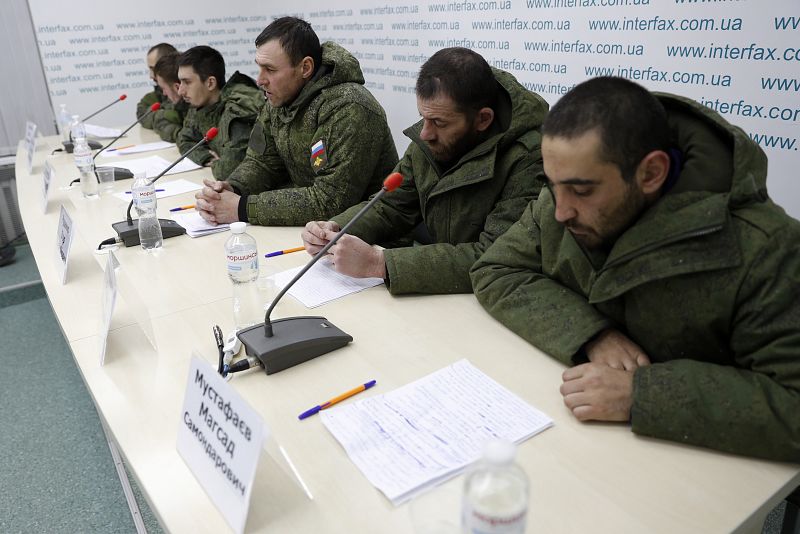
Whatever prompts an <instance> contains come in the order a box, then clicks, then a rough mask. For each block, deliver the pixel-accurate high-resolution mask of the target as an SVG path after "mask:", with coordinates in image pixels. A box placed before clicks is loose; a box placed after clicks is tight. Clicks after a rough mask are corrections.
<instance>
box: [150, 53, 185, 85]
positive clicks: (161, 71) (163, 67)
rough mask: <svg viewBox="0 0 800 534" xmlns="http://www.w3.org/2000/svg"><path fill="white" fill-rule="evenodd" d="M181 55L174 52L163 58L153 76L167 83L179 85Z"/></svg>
mask: <svg viewBox="0 0 800 534" xmlns="http://www.w3.org/2000/svg"><path fill="white" fill-rule="evenodd" d="M179 56H180V54H179V53H177V52H173V53H171V54H166V55H163V56H161V57H160V58H159V59H158V61H156V64H155V66H154V67H153V74H155V75H156V76H160V77H161V78H163V79H164V81H165V82H167V83H178V82H180V80H179V79H178V57H179Z"/></svg>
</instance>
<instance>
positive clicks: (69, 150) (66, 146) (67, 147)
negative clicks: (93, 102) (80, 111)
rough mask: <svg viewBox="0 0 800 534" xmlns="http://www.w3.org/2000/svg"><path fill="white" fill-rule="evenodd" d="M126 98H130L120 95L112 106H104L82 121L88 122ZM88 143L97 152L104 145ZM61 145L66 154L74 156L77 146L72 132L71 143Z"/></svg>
mask: <svg viewBox="0 0 800 534" xmlns="http://www.w3.org/2000/svg"><path fill="white" fill-rule="evenodd" d="M126 98H128V95H120V96H119V97H118V98H117V99H116V100H114V101H113V102H111V103H110V104H107V105H105V106H103V107H102V108H100V109H98V110H97V111H95V112H94V113H92V114H91V115H88V116H86V117H84V118H82V119H81V121H83V122H86V121H87V120H89V119H91V118H92V117H94V116H95V115H97V114H98V113H100V112H101V111H105V110H107V109H108V108H110V107H111V106H113V105H114V104H116V103H117V102H122V101H123V100H125V99H126ZM86 142H87V143H88V144H89V148H91V149H92V150H96V149H98V148H100V147H101V146H103V144H102V143H99V142H97V141H92V140H91V139H87V141H86ZM61 144H62V145H64V151H65V152H67V153H68V154H72V151H73V149H74V148H75V144H74V143H73V142H72V132H70V133H69V141H64V142H62V143H61Z"/></svg>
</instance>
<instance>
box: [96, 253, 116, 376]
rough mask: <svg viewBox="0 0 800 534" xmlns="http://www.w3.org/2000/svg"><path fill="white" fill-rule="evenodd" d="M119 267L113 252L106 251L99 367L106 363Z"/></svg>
mask: <svg viewBox="0 0 800 534" xmlns="http://www.w3.org/2000/svg"><path fill="white" fill-rule="evenodd" d="M118 267H119V262H118V261H117V257H116V256H114V251H113V250H109V251H108V260H107V261H106V270H105V274H104V276H103V296H102V299H103V300H102V306H103V317H102V321H103V322H102V325H101V328H100V366H101V367H102V366H103V364H104V363H105V361H106V346H107V343H108V332H109V330H111V317H112V316H113V315H114V306H115V304H116V302H117V273H116V269H117V268H118Z"/></svg>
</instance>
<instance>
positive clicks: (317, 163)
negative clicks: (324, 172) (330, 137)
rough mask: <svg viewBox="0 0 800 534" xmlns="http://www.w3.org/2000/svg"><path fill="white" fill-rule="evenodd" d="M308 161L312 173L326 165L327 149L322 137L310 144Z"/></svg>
mask: <svg viewBox="0 0 800 534" xmlns="http://www.w3.org/2000/svg"><path fill="white" fill-rule="evenodd" d="M309 162H310V163H311V170H313V171H314V174H316V173H318V172H319V171H320V170H321V169H323V168H325V165H327V163H328V149H327V147H326V146H325V142H324V141H323V140H322V139H320V140H319V141H317V142H316V143H314V144H313V145H311V157H310V158H309Z"/></svg>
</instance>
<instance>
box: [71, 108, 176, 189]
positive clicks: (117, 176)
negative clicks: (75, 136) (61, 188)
mask: <svg viewBox="0 0 800 534" xmlns="http://www.w3.org/2000/svg"><path fill="white" fill-rule="evenodd" d="M123 96H124V95H123ZM159 109H161V103H160V102H156V103H154V104H153V105H152V106H150V109H148V110H147V111H146V112H144V113H142V116H141V117H139V118H138V119H136V121H135V122H134V123H133V124H131V125H130V126H128V127H127V128H126V129H125V131H123V132H122V133H121V134H119V135H118V136H116V137H115V138H114V139H112V140H111V142H110V143H108V144H107V145H106V146H104V147H103V148H101V149H100V150H98V151H97V152H95V153H94V156H92V161H94V160H95V159H97V156H99V155H100V153H101V152H102V151H104V150H105V149H107V148H108V147H110V146H111V145H113V144H114V143H116V142H117V141H119V140H120V139H121V138H122V137H123V136H124V135H125V134H126V133H128V132H129V131H131V129H132V128H133V127H134V126H136V125H137V124H139V123H140V122H142V121H143V120H144V119H145V117H147V116H149V115H150V114H151V113H155V112H156V111H158V110H159ZM128 178H133V173H132V172H131V171H129V170H128V169H126V168H124V167H114V181H117V180H127V179H128ZM78 180H80V178H79V179H78ZM97 181H98V182H99V181H100V179H99V178H98V180H97Z"/></svg>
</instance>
